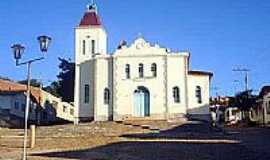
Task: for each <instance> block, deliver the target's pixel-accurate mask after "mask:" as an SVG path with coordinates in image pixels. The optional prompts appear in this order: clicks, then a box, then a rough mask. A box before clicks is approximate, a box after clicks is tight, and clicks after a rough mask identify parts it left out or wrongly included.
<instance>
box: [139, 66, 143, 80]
mask: <svg viewBox="0 0 270 160" xmlns="http://www.w3.org/2000/svg"><path fill="white" fill-rule="evenodd" d="M143 76H144V75H143V64H142V63H140V64H139V77H140V78H143Z"/></svg>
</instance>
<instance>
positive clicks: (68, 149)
mask: <svg viewBox="0 0 270 160" xmlns="http://www.w3.org/2000/svg"><path fill="white" fill-rule="evenodd" d="M22 136H23V131H22V130H20V129H0V152H1V155H0V159H20V156H21V151H22V138H23V137H22ZM269 138H270V129H269V128H226V129H225V131H224V130H220V129H216V128H212V127H211V126H209V125H208V124H206V123H201V122H186V123H181V122H174V123H168V122H165V121H155V122H153V121H136V122H134V121H133V122H132V121H130V122H125V123H122V122H119V123H116V122H103V123H97V122H95V123H85V124H81V125H79V126H74V125H72V124H68V125H59V126H51V127H39V128H37V142H36V144H37V145H36V147H35V148H34V149H29V150H28V151H29V152H28V154H29V157H28V159H29V160H39V159H41V160H43V159H44V160H45V159H49V160H63V159H72V160H73V159H74V160H75V159H76V160H78V159H83V160H84V159H85V160H115V159H117V160H139V159H140V160H144V159H145V160H156V159H161V160H178V159H182V160H227V159H230V160H234V159H235V160H253V159H254V160H255V159H256V160H269V159H270V141H269Z"/></svg>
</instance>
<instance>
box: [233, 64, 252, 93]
mask: <svg viewBox="0 0 270 160" xmlns="http://www.w3.org/2000/svg"><path fill="white" fill-rule="evenodd" d="M232 71H233V72H244V73H245V80H244V81H245V91H248V88H249V87H248V80H249V75H248V73H249V72H250V69H247V68H235V69H233V70H232Z"/></svg>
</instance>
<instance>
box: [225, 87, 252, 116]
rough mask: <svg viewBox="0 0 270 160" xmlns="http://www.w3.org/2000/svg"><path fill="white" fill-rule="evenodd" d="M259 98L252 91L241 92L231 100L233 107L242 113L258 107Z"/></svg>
mask: <svg viewBox="0 0 270 160" xmlns="http://www.w3.org/2000/svg"><path fill="white" fill-rule="evenodd" d="M256 99H257V96H256V95H253V94H252V90H248V91H244V92H240V93H238V94H237V95H235V97H234V98H232V99H230V102H229V104H230V106H231V107H238V108H239V109H240V110H242V111H248V110H249V109H250V108H252V107H254V106H256Z"/></svg>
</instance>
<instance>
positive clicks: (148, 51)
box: [114, 38, 168, 56]
mask: <svg viewBox="0 0 270 160" xmlns="http://www.w3.org/2000/svg"><path fill="white" fill-rule="evenodd" d="M166 54H168V50H167V49H166V48H161V47H160V46H159V45H158V44H154V45H151V44H150V43H149V42H147V41H146V40H145V39H143V38H137V39H136V40H135V41H134V42H133V43H132V44H130V45H129V46H127V45H125V46H121V48H119V49H117V50H116V51H115V53H114V55H115V56H132V55H134V56H136V55H138V56H139V55H166Z"/></svg>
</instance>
